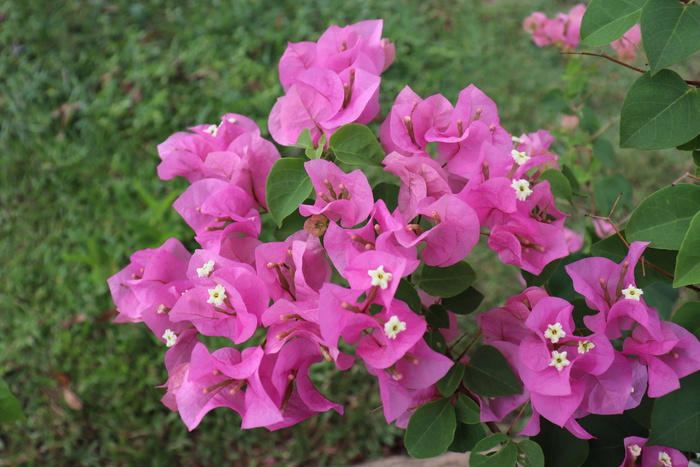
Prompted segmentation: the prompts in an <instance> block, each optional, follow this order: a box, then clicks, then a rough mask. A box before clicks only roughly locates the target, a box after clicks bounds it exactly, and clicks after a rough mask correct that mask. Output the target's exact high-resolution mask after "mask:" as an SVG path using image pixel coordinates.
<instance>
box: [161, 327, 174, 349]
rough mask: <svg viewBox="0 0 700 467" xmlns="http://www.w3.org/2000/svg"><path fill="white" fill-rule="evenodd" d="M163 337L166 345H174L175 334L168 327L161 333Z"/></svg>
mask: <svg viewBox="0 0 700 467" xmlns="http://www.w3.org/2000/svg"><path fill="white" fill-rule="evenodd" d="M163 339H165V345H166V346H168V347H172V346H173V345H175V342H177V336H176V335H175V333H174V332H172V331H171V330H170V329H166V330H165V333H164V334H163Z"/></svg>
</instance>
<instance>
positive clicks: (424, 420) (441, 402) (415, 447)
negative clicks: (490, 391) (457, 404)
mask: <svg viewBox="0 0 700 467" xmlns="http://www.w3.org/2000/svg"><path fill="white" fill-rule="evenodd" d="M456 426H457V419H456V417H455V411H454V407H453V406H452V404H451V403H450V400H449V399H444V398H443V399H438V400H436V401H432V402H428V403H427V404H423V405H422V406H420V407H419V408H418V409H417V410H416V411H415V412H414V414H413V415H411V418H410V420H409V421H408V426H407V427H406V435H405V437H404V443H405V445H406V449H407V450H408V453H409V454H410V455H411V457H414V458H416V459H427V458H429V457H435V456H439V455H440V454H442V453H444V452H445V451H447V448H448V447H449V446H450V444H451V443H452V440H453V439H454V434H455V428H456Z"/></svg>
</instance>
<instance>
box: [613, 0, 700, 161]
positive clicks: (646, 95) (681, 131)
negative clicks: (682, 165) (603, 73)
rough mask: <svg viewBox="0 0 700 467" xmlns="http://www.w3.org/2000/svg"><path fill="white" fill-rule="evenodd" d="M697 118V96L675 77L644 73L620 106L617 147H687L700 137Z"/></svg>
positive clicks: (699, 96) (699, 99)
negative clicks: (682, 145) (690, 142)
mask: <svg viewBox="0 0 700 467" xmlns="http://www.w3.org/2000/svg"><path fill="white" fill-rule="evenodd" d="M669 3H673V2H669ZM698 8H700V7H698ZM698 114H700V92H699V91H698V90H697V89H695V88H691V87H689V86H688V85H687V84H686V82H685V81H684V80H683V78H681V77H680V76H679V75H678V74H677V73H675V72H673V71H671V70H661V71H659V72H658V73H657V74H655V75H654V76H652V75H651V73H644V74H643V75H642V76H640V77H639V78H638V79H637V81H635V82H634V83H633V84H632V87H630V89H629V91H628V92H627V95H626V96H625V101H624V102H623V104H622V110H621V112H620V146H621V147H623V148H639V149H662V148H670V147H674V146H678V145H679V144H683V143H686V142H688V141H690V140H691V139H692V138H694V137H695V136H697V135H698V134H699V133H700V118H698Z"/></svg>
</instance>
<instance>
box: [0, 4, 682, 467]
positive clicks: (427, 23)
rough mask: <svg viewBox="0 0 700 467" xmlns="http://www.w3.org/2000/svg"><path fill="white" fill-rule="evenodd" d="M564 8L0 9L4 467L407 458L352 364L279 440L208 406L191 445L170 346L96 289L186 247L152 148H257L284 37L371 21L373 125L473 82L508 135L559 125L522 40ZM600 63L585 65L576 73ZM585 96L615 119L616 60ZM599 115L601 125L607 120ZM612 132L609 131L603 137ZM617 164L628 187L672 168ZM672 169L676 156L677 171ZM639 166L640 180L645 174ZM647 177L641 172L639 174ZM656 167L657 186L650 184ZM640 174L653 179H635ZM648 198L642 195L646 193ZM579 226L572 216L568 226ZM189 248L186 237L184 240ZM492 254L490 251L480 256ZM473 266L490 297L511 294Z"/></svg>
mask: <svg viewBox="0 0 700 467" xmlns="http://www.w3.org/2000/svg"><path fill="white" fill-rule="evenodd" d="M574 4H575V2H572V1H550V0H546V1H545V0H541V1H536V0H528V1H516V0H500V1H499V0H490V1H489V0H474V1H469V0H463V1H455V0H452V1H426V0H423V1H417V0H406V1H399V2H397V1H367V0H344V1H327V2H318V1H302V0H294V1H292V0H278V1H272V0H267V1H255V0H247V1H238V0H230V1H206V2H205V1H186V2H168V1H164V0H150V1H141V2H134V1H111V2H108V1H101V0H91V1H77V0H71V1H60V2H59V1H56V2H54V1H48V0H45V1H38V0H37V1H30V0H26V1H10V2H5V3H4V4H3V5H2V6H0V47H1V49H0V112H1V114H0V115H1V117H2V119H1V122H2V123H1V125H2V126H1V128H0V271H1V272H0V312H2V319H1V320H0V374H2V375H3V378H4V379H5V381H6V382H7V383H8V385H9V387H10V388H11V390H12V391H13V393H14V394H15V395H16V396H17V398H18V400H19V401H20V403H21V405H22V407H23V409H24V411H25V413H26V414H27V419H26V420H24V421H21V422H18V423H15V424H5V425H1V426H0V465H19V464H28V465H34V464H44V465H46V464H49V465H69V464H76V463H77V464H80V465H106V464H107V465H112V464H114V465H119V464H122V465H146V464H149V465H169V466H172V465H222V464H224V465H226V464H235V465H270V464H273V463H275V462H278V463H280V464H281V465H313V464H320V465H326V464H335V465H342V464H350V463H355V462H359V461H362V460H367V459H372V458H377V457H382V456H385V455H388V454H391V453H402V452H403V448H402V446H401V437H402V431H401V430H398V429H396V428H394V427H387V426H386V424H385V422H384V419H383V416H382V413H381V410H379V411H374V412H373V409H376V408H377V407H379V405H380V400H379V396H378V390H377V388H376V384H375V383H374V380H373V379H372V378H369V377H367V376H366V374H365V372H364V370H362V369H361V368H359V366H358V368H355V369H353V370H352V371H350V372H348V373H346V374H342V375H341V374H337V373H336V372H333V371H332V370H331V369H330V368H320V369H318V370H316V372H315V374H314V377H315V378H316V380H317V382H318V385H319V387H320V388H321V389H322V390H323V391H324V392H325V393H326V394H327V395H329V397H330V398H332V399H333V400H335V401H336V402H340V403H343V404H344V405H345V406H346V412H347V415H346V416H345V417H340V416H338V415H336V414H323V415H321V416H319V417H316V418H314V419H311V420H308V421H306V422H304V423H302V424H300V425H299V426H297V427H294V428H291V429H288V430H284V431H281V432H275V433H269V432H267V431H266V430H262V429H260V430H250V431H240V430H239V425H240V419H239V418H238V416H237V415H236V414H235V413H233V412H232V411H228V410H225V409H218V410H215V411H214V412H212V413H210V414H209V415H208V416H206V417H205V419H204V421H203V422H202V424H201V425H200V426H199V428H197V429H196V430H195V431H194V432H192V433H188V431H187V429H186V427H185V426H184V424H183V423H182V422H181V421H180V419H179V417H178V415H177V414H176V413H173V412H170V411H169V410H168V409H166V408H165V407H164V406H163V405H162V404H161V403H160V397H161V395H162V390H160V389H154V387H155V386H158V385H160V384H162V383H164V382H165V380H166V378H167V375H166V372H165V368H164V366H163V364H162V357H163V354H164V352H165V348H164V347H163V346H162V345H161V344H159V342H158V341H157V340H156V339H155V338H154V337H153V336H152V334H151V333H150V331H148V329H147V328H146V326H145V325H130V324H121V325H116V324H112V323H111V321H112V320H113V318H114V316H115V312H114V309H113V308H114V305H113V303H112V302H111V299H110V297H109V291H108V288H107V285H106V282H105V280H106V279H107V278H108V277H109V276H111V275H112V274H114V273H115V272H117V271H118V270H120V269H121V268H123V267H125V266H126V265H127V264H128V257H129V255H130V254H131V253H133V252H134V251H136V250H140V249H144V248H153V247H157V246H159V245H160V244H162V242H163V241H164V240H165V239H167V238H169V237H171V236H176V237H178V238H180V239H182V240H183V241H185V240H187V239H191V237H192V234H191V232H190V230H189V228H188V227H187V226H186V225H185V224H184V222H183V221H182V220H181V219H180V218H179V217H178V216H177V215H176V213H174V211H173V210H172V209H171V208H170V205H171V203H172V201H173V200H174V199H175V198H176V197H177V196H178V195H179V194H180V193H181V192H182V190H183V189H184V188H185V187H186V185H187V184H186V182H185V181H184V180H180V179H178V180H173V181H170V182H163V181H160V180H158V179H157V176H156V170H155V169H156V166H157V164H158V162H159V159H158V156H157V152H156V150H155V147H156V145H157V144H158V143H160V142H162V141H163V140H165V139H166V138H167V137H168V136H169V135H170V134H172V133H174V132H176V131H182V130H184V129H185V128H186V127H188V126H192V125H195V124H200V123H216V122H218V121H219V116H220V115H222V114H224V113H226V112H234V113H239V114H244V115H248V116H250V117H251V118H253V119H254V120H256V121H257V122H258V124H259V125H260V127H261V129H262V131H263V134H264V135H267V124H266V122H267V114H268V112H269V110H270V109H271V107H272V105H273V104H274V102H275V99H276V98H277V97H278V96H280V95H281V94H282V88H281V86H280V85H279V83H278V81H277V74H276V73H277V62H278V60H279V57H280V56H281V55H282V53H283V51H284V48H285V46H286V43H287V41H290V42H299V41H306V40H310V41H313V40H316V39H317V38H318V37H319V35H320V34H321V33H322V32H323V31H324V30H325V28H326V27H328V26H329V25H331V24H339V25H345V24H350V23H353V22H356V21H360V20H364V19H373V18H384V20H385V23H384V37H388V38H390V39H391V40H392V41H393V42H394V43H395V44H396V50H397V54H396V61H395V62H394V64H393V65H392V66H391V68H390V69H389V70H388V71H387V72H386V73H385V74H384V75H383V81H382V97H381V102H382V109H383V114H386V111H387V109H388V108H389V107H390V105H391V103H392V102H393V100H394V97H395V96H396V94H397V93H398V92H399V91H400V90H401V89H402V88H403V87H404V86H406V85H407V84H408V85H410V86H411V88H412V89H413V90H414V91H416V92H417V93H418V94H419V95H421V96H423V97H427V96H429V95H431V94H435V93H438V92H440V93H442V94H444V95H445V96H446V97H447V98H448V99H450V100H451V101H452V102H453V103H454V102H455V101H456V97H457V94H458V93H459V91H460V90H461V89H463V88H464V87H466V86H467V85H469V84H470V83H474V84H475V85H476V86H477V87H479V88H480V89H481V90H483V91H484V92H486V94H487V95H489V96H490V97H491V98H492V99H494V100H495V101H496V103H497V104H498V106H499V111H500V115H501V123H502V124H503V126H504V127H505V128H506V129H507V130H509V131H510V132H511V133H513V134H520V133H521V132H526V131H527V132H529V131H535V130H537V129H539V128H548V129H552V130H554V131H559V130H557V124H558V122H559V119H560V117H561V114H560V113H559V110H558V109H557V108H555V107H552V106H550V105H545V104H543V101H544V102H545V103H546V102H549V101H548V100H547V99H545V98H544V96H545V95H546V94H547V93H548V92H549V91H550V90H551V89H553V88H557V87H560V84H559V77H560V75H561V74H562V72H563V70H564V58H563V57H562V56H560V55H558V54H557V53H556V51H555V50H554V49H537V48H536V47H535V46H534V45H533V44H532V43H531V42H530V40H529V38H528V37H527V35H526V34H525V33H524V32H523V31H522V29H521V26H520V25H521V22H522V19H523V18H524V17H525V16H527V15H528V14H529V13H531V12H532V11H536V10H540V11H544V12H545V13H547V14H548V15H549V16H550V17H551V16H553V15H554V14H555V13H556V12H558V11H568V9H569V8H570V7H571V6H573V5H574ZM594 60H596V59H595V58H591V61H594ZM605 66H606V67H607V68H606V70H607V72H608V73H610V75H608V77H607V79H608V81H607V82H605V83H604V86H601V87H600V88H598V89H597V90H596V92H595V93H594V94H593V96H592V97H591V101H590V105H591V106H592V107H593V108H595V109H596V111H597V112H598V113H599V114H600V115H601V116H608V117H609V116H613V115H615V113H616V112H617V110H618V109H619V106H620V103H621V98H622V96H623V95H624V91H625V89H626V88H627V87H628V86H629V84H630V83H631V82H632V80H633V79H634V78H636V75H635V74H634V73H633V72H631V71H627V70H624V69H622V68H619V67H616V66H615V65H613V64H606V65H605ZM605 118H607V117H605ZM614 130H615V128H614V125H613V127H612V128H611V129H610V130H609V131H608V132H606V135H607V136H609V138H610V139H611V141H613V142H614V143H615V144H616V143H617V138H616V135H615V131H614ZM639 157H640V156H639V155H637V154H634V153H631V152H626V153H621V155H620V157H619V158H618V160H619V165H618V166H617V167H616V168H615V169H616V170H617V171H624V172H625V174H626V175H627V176H628V178H630V179H631V180H632V184H633V186H634V187H635V188H636V189H637V190H636V191H635V192H634V197H633V198H634V199H635V200H638V199H641V198H642V197H643V196H644V194H645V193H648V192H650V190H651V189H652V188H654V187H655V186H653V184H655V183H656V184H659V185H663V184H668V183H669V182H670V181H672V180H673V179H674V178H676V177H677V176H678V175H680V174H682V173H683V171H684V170H683V167H684V166H683V165H682V164H681V163H678V162H677V160H676V159H672V160H671V162H664V163H658V164H657V163H654V164H653V167H652V164H640V159H639ZM683 163H684V162H683ZM645 166H646V167H645ZM650 174H654V175H651V176H650ZM660 174H661V175H660ZM650 179H652V180H653V182H652V181H650ZM659 185H656V186H659ZM579 220H580V219H579ZM188 245H189V246H192V247H194V243H193V242H192V241H191V240H189V243H188ZM486 258H487V259H488V258H491V259H492V258H493V256H488V255H487V256H486ZM483 264H485V262H480V263H479V272H480V273H481V276H480V279H479V283H478V285H479V288H480V289H481V290H482V291H484V292H485V293H486V295H487V300H486V304H487V305H489V304H490V305H494V304H497V303H500V302H502V301H503V300H505V298H506V297H507V293H510V292H512V291H514V290H515V289H516V288H517V287H518V284H517V281H515V280H514V281H513V282H512V283H509V282H508V280H504V277H506V278H512V279H514V278H515V272H514V271H513V270H512V269H509V270H508V271H509V272H508V273H507V274H506V275H505V276H503V275H501V274H502V273H501V272H498V271H500V270H495V269H494V270H491V269H490V268H489V267H488V266H483Z"/></svg>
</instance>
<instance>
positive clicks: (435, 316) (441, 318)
mask: <svg viewBox="0 0 700 467" xmlns="http://www.w3.org/2000/svg"><path fill="white" fill-rule="evenodd" d="M425 320H426V321H427V322H428V326H431V327H433V328H441V329H448V328H449V327H450V317H449V316H448V315H447V310H446V309H445V307H444V306H442V305H437V304H435V305H430V308H428V311H427V313H426V314H425Z"/></svg>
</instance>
